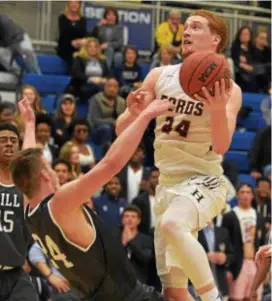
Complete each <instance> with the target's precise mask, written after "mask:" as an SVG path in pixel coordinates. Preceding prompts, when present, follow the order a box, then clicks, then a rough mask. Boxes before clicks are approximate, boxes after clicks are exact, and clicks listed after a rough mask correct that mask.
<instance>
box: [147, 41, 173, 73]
mask: <svg viewBox="0 0 272 301" xmlns="http://www.w3.org/2000/svg"><path fill="white" fill-rule="evenodd" d="M174 56H175V51H174V48H173V46H172V45H171V44H166V45H162V46H161V48H160V50H159V55H158V58H157V59H154V60H153V61H152V63H151V65H150V70H151V69H153V68H155V67H161V66H168V65H171V64H172V63H173V59H174Z"/></svg>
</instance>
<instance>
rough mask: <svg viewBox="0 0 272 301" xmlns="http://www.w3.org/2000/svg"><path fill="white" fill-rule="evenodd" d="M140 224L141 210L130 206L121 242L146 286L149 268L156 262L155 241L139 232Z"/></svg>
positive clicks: (139, 278)
mask: <svg viewBox="0 0 272 301" xmlns="http://www.w3.org/2000/svg"><path fill="white" fill-rule="evenodd" d="M140 222H141V211H140V209H139V208H138V207H137V206H135V205H128V206H127V207H126V208H125V209H124V211H123V214H122V234H121V241H122V243H123V246H124V248H125V251H126V253H127V256H128V258H129V260H130V262H131V264H132V265H133V267H134V270H135V272H136V275H137V278H138V280H139V281H140V282H141V283H145V284H146V283H147V281H148V274H149V266H150V264H151V263H152V261H153V260H154V258H153V256H154V252H153V241H152V238H151V237H150V236H148V235H145V234H143V233H141V232H139V230H138V226H139V224H140Z"/></svg>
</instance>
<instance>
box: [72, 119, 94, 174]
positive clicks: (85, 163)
mask: <svg viewBox="0 0 272 301" xmlns="http://www.w3.org/2000/svg"><path fill="white" fill-rule="evenodd" d="M68 130H69V134H70V137H71V141H72V142H73V143H74V144H75V145H76V146H77V147H78V149H79V162H80V166H81V167H82V170H83V171H84V172H86V171H88V170H89V169H90V168H92V167H93V166H94V164H95V156H94V152H93V150H92V148H91V146H90V145H89V144H87V141H88V138H89V136H90V125H89V123H88V121H87V120H86V119H80V118H78V119H75V120H74V121H73V122H72V123H71V124H70V126H69V129H68Z"/></svg>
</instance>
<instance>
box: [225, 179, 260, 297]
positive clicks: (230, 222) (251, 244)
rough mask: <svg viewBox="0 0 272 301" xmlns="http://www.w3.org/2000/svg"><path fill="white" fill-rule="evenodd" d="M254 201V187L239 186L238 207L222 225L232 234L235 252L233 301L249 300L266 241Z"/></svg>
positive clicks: (231, 282)
mask: <svg viewBox="0 0 272 301" xmlns="http://www.w3.org/2000/svg"><path fill="white" fill-rule="evenodd" d="M253 197H254V194H253V188H252V186H251V185H249V184H245V183H242V184H240V186H239V187H238V189H237V198H238V206H236V207H234V209H233V210H232V211H230V212H228V213H226V214H225V215H224V217H223V221H222V226H223V227H225V228H226V229H228V231H229V235H230V239H231V242H232V245H233V248H234V252H235V261H234V262H233V263H232V264H231V265H230V266H229V271H230V272H229V273H228V281H229V283H230V297H231V299H232V300H245V299H247V298H249V296H250V292H251V286H252V282H253V279H254V276H255V274H256V270H257V269H256V265H255V261H254V258H255V254H256V252H257V250H258V248H259V246H260V245H261V244H262V243H263V240H264V234H265V233H264V222H263V219H262V216H261V215H260V214H259V213H258V212H256V210H255V209H254V208H252V201H253ZM258 300H260V299H258Z"/></svg>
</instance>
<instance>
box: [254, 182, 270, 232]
mask: <svg viewBox="0 0 272 301" xmlns="http://www.w3.org/2000/svg"><path fill="white" fill-rule="evenodd" d="M253 207H254V208H255V209H256V210H257V212H258V213H259V214H261V216H262V217H263V219H264V221H265V227H266V228H267V229H269V228H270V226H271V181H270V180H269V179H268V178H265V177H261V178H259V179H257V181H256V189H255V198H254V201H253Z"/></svg>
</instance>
